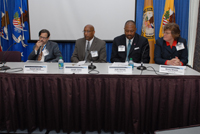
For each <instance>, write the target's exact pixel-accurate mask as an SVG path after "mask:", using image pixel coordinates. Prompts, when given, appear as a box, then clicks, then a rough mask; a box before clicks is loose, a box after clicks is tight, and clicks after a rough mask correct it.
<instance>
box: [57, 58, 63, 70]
mask: <svg viewBox="0 0 200 134" xmlns="http://www.w3.org/2000/svg"><path fill="white" fill-rule="evenodd" d="M63 66H64V62H63V59H62V57H60V59H59V61H58V68H59V69H63Z"/></svg>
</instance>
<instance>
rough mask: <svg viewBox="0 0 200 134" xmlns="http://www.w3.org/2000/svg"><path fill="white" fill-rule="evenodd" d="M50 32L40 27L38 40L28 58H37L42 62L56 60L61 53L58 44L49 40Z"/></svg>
mask: <svg viewBox="0 0 200 134" xmlns="http://www.w3.org/2000/svg"><path fill="white" fill-rule="evenodd" d="M49 36H50V32H49V31H48V30H46V29H42V30H41V31H40V32H39V41H37V43H36V44H35V46H34V47H33V51H32V52H31V53H30V55H29V56H28V60H38V61H43V62H58V60H59V58H60V57H62V54H61V52H60V50H59V47H58V44H57V43H55V42H52V41H49Z"/></svg>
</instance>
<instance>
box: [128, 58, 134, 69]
mask: <svg viewBox="0 0 200 134" xmlns="http://www.w3.org/2000/svg"><path fill="white" fill-rule="evenodd" d="M128 65H129V66H132V69H133V68H134V63H133V59H132V58H130V60H129V62H128Z"/></svg>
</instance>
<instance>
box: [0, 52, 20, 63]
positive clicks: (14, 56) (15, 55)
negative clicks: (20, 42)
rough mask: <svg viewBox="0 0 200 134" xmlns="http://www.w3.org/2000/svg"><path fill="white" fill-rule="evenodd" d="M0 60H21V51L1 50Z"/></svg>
mask: <svg viewBox="0 0 200 134" xmlns="http://www.w3.org/2000/svg"><path fill="white" fill-rule="evenodd" d="M0 62H21V52H19V51H3V52H0Z"/></svg>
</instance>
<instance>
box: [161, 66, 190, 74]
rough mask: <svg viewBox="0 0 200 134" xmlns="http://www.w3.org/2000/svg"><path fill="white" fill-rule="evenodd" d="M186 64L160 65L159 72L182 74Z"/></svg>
mask: <svg viewBox="0 0 200 134" xmlns="http://www.w3.org/2000/svg"><path fill="white" fill-rule="evenodd" d="M185 68H186V66H167V65H160V69H159V72H163V73H171V74H181V75H184V73H185Z"/></svg>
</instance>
